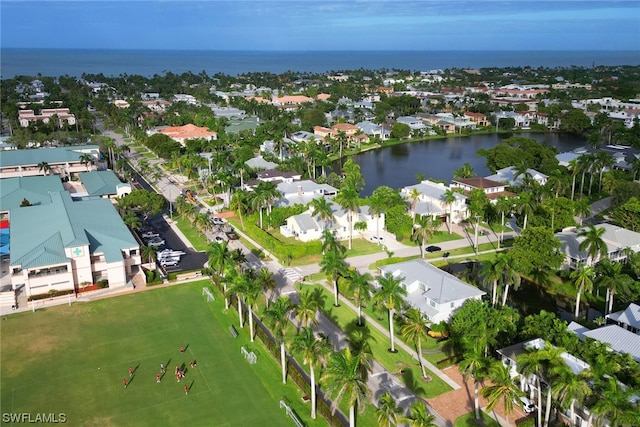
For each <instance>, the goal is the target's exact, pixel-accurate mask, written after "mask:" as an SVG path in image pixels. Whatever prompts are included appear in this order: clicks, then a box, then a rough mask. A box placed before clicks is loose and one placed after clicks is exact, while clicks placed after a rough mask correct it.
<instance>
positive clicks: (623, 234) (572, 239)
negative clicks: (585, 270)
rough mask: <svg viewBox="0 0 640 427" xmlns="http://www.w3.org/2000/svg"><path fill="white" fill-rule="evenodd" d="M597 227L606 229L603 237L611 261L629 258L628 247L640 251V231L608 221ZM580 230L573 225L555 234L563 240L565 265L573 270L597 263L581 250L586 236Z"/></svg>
mask: <svg viewBox="0 0 640 427" xmlns="http://www.w3.org/2000/svg"><path fill="white" fill-rule="evenodd" d="M596 228H604V229H605V231H604V233H603V234H602V236H601V239H602V240H603V241H604V243H605V244H606V245H607V258H609V259H610V260H611V261H614V262H618V261H624V260H625V259H627V255H626V253H625V250H626V248H629V249H630V250H632V251H634V252H640V233H637V232H635V231H631V230H627V229H626V228H622V227H618V226H616V225H613V224H608V223H603V224H599V225H596ZM579 231H580V230H578V229H576V228H573V227H571V228H567V229H565V230H563V231H561V232H559V233H556V234H555V236H556V237H557V238H558V239H559V240H560V242H561V246H560V250H561V251H562V252H564V254H565V256H566V258H565V262H564V266H565V267H568V268H570V269H573V270H575V269H577V268H578V265H580V264H582V265H585V266H589V265H593V264H595V263H594V262H593V260H592V259H591V258H590V257H588V256H587V252H586V251H584V250H582V251H581V250H580V243H582V241H583V240H584V237H580V236H578V233H579Z"/></svg>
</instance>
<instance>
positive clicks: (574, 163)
mask: <svg viewBox="0 0 640 427" xmlns="http://www.w3.org/2000/svg"><path fill="white" fill-rule="evenodd" d="M568 168H569V172H571V200H573V197H574V196H575V193H576V176H577V175H578V174H579V173H580V164H579V163H578V160H577V159H572V160H570V161H569V166H568Z"/></svg>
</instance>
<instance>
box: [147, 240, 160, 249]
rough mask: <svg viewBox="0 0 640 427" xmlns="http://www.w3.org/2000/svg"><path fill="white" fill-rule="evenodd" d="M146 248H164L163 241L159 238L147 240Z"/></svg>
mask: <svg viewBox="0 0 640 427" xmlns="http://www.w3.org/2000/svg"><path fill="white" fill-rule="evenodd" d="M147 246H151V247H152V248H159V247H160V246H164V240H163V239H160V238H156V239H153V240H149V241H148V242H147Z"/></svg>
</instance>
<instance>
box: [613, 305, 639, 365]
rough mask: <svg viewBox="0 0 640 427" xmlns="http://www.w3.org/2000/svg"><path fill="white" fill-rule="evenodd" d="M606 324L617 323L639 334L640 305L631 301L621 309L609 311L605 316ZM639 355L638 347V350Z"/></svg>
mask: <svg viewBox="0 0 640 427" xmlns="http://www.w3.org/2000/svg"><path fill="white" fill-rule="evenodd" d="M605 318H606V320H607V324H613V325H618V326H620V327H622V328H624V329H626V330H628V331H631V332H633V333H634V334H636V335H640V305H638V304H635V303H633V302H632V303H631V304H629V305H628V306H627V308H625V309H624V310H621V311H616V312H615V313H609V314H607V315H606V316H605ZM638 354H639V355H640V349H639V351H638Z"/></svg>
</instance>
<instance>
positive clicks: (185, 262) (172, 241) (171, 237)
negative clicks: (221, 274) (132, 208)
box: [143, 216, 208, 273]
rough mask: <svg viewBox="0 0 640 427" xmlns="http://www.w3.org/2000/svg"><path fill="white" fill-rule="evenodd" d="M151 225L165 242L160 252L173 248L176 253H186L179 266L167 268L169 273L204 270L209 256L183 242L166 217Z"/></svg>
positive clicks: (156, 219)
mask: <svg viewBox="0 0 640 427" xmlns="http://www.w3.org/2000/svg"><path fill="white" fill-rule="evenodd" d="M149 223H150V225H151V226H152V227H153V229H154V230H155V231H157V233H158V234H159V235H160V238H161V239H163V240H164V245H163V246H161V247H159V248H158V249H159V250H160V249H164V248H171V249H173V250H174V251H182V252H184V255H182V256H181V257H180V262H179V263H178V265H176V266H171V267H166V271H167V273H170V272H179V271H190V270H196V269H199V268H202V267H203V266H204V264H205V263H206V262H207V259H208V257H207V254H206V253H204V252H197V251H195V250H194V249H193V248H191V247H188V246H187V243H185V242H183V241H182V239H181V238H180V236H178V235H177V234H176V233H175V231H173V229H172V228H171V226H169V224H167V221H165V219H164V217H162V216H157V217H154V218H152V219H151V220H150V221H149ZM143 241H144V240H143Z"/></svg>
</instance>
